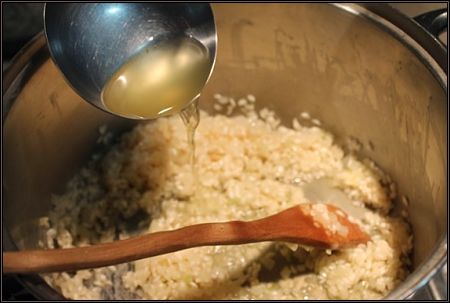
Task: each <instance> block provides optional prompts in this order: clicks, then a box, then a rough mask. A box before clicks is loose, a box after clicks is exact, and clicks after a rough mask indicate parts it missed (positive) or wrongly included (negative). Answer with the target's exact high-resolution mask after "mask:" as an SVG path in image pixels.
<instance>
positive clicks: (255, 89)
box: [3, 4, 448, 297]
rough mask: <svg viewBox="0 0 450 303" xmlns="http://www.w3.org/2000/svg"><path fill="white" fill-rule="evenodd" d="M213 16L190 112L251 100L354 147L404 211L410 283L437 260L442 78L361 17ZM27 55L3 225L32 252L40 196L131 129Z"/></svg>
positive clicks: (7, 96)
mask: <svg viewBox="0 0 450 303" xmlns="http://www.w3.org/2000/svg"><path fill="white" fill-rule="evenodd" d="M213 9H214V14H215V18H216V22H217V28H218V38H219V40H218V53H217V60H216V65H215V70H214V72H213V75H212V77H211V79H210V81H209V83H208V84H207V87H206V88H205V91H204V93H203V94H202V96H201V102H200V104H201V107H202V108H203V109H204V110H207V111H210V110H211V109H212V104H211V103H210V102H209V100H211V99H212V95H213V94H214V93H223V94H227V95H230V96H236V97H239V96H242V95H246V94H248V93H252V94H254V95H255V96H256V98H257V100H258V101H257V106H258V107H269V108H271V109H274V110H275V111H276V113H277V114H278V115H279V116H280V117H281V118H282V121H283V123H285V124H287V125H290V123H291V121H292V119H293V118H294V117H295V116H298V115H299V113H301V112H303V111H306V112H309V113H310V114H311V116H313V117H316V118H318V119H320V120H321V121H322V127H323V128H325V129H326V130H329V131H331V132H332V133H334V134H336V136H337V139H338V140H342V141H343V139H345V138H348V137H353V138H356V139H358V140H359V142H361V143H362V146H363V149H362V150H361V157H369V158H371V159H373V160H374V161H375V162H376V163H377V164H378V165H379V166H380V167H381V168H382V169H383V170H384V171H386V172H387V173H388V174H390V176H391V177H392V179H393V180H394V181H395V182H396V184H397V186H398V192H399V196H400V197H402V196H405V197H407V199H408V201H409V215H410V220H411V223H412V227H413V232H414V255H413V260H414V268H416V271H415V273H413V275H417V276H418V278H417V279H422V278H423V277H424V276H425V275H426V274H427V273H429V271H430V268H433V267H435V266H436V264H438V263H439V262H441V261H442V258H443V251H442V246H443V245H445V249H446V241H444V238H446V226H447V220H448V217H447V203H446V201H447V200H446V195H447V171H446V167H447V145H446V138H447V129H446V122H447V117H446V113H447V103H446V84H445V83H446V75H445V79H442V77H441V78H439V73H438V72H436V70H434V69H433V68H434V67H432V66H431V67H430V64H428V63H427V62H426V61H427V60H428V59H427V58H426V56H423V57H421V56H420V51H417V50H416V51H412V50H411V48H410V47H409V48H408V47H406V46H405V44H404V43H402V42H401V41H399V39H397V38H395V37H394V35H393V34H392V33H389V32H388V31H387V30H386V29H383V28H382V27H380V26H377V25H376V24H375V23H374V22H373V20H370V19H371V18H370V16H368V15H366V16H365V15H364V10H363V9H362V10H361V11H360V12H359V14H360V15H355V14H354V12H353V13H352V12H348V11H346V10H343V9H341V8H340V7H336V6H331V5H323V4H282V5H281V4H260V5H252V4H215V5H214V6H213ZM361 12H362V13H361ZM34 46H35V47H34V48H35V50H31V51H30V50H29V51H28V52H25V53H23V54H22V55H21V57H19V58H17V59H16V63H15V65H13V67H12V68H11V70H10V75H11V74H13V75H14V76H13V78H11V79H12V82H11V85H9V87H7V88H6V90H4V95H3V96H4V108H5V106H8V105H11V107H10V108H7V110H8V112H7V116H6V117H5V118H4V120H3V126H4V129H3V136H4V137H3V138H4V141H3V143H4V147H3V152H4V154H3V155H4V158H3V159H4V162H3V163H4V168H3V174H4V175H3V177H4V179H3V180H4V181H3V206H4V208H3V210H4V215H3V219H4V226H5V227H6V229H7V231H8V233H9V235H10V236H11V239H12V241H13V243H14V245H16V246H17V247H18V248H19V249H23V248H33V247H37V243H38V240H39V239H42V237H43V233H42V231H40V230H39V229H38V228H37V227H36V226H37V219H38V218H39V217H40V216H43V215H45V214H46V213H47V212H48V210H49V206H50V195H51V194H52V193H58V192H60V191H61V190H62V188H63V185H64V183H65V182H66V181H67V180H68V178H69V177H70V176H71V175H73V173H74V172H75V171H76V170H77V169H78V168H79V167H80V166H81V165H82V164H83V163H84V162H85V161H86V159H88V158H89V155H90V154H91V153H92V152H93V151H94V150H96V149H99V148H104V147H103V146H101V144H98V143H97V142H96V141H97V139H98V137H99V132H98V129H99V127H100V125H103V124H106V125H108V128H109V129H110V130H112V131H114V132H120V131H122V130H125V129H128V128H129V127H131V126H132V124H133V122H131V121H128V120H124V119H121V118H117V117H113V116H111V115H109V114H107V113H104V112H102V111H100V110H98V109H96V108H94V107H92V106H91V105H89V104H88V103H86V102H84V101H83V100H82V99H81V98H80V97H79V96H78V95H76V94H75V93H74V92H73V91H72V90H71V89H70V88H69V86H68V85H67V84H66V82H65V80H64V79H63V77H62V75H61V73H60V72H59V70H57V68H56V67H55V65H54V64H53V63H52V61H51V60H50V59H49V56H48V51H47V49H46V47H45V40H44V38H43V36H40V37H39V38H37V40H35V42H34ZM20 60H22V63H20ZM25 63H26V64H25ZM14 69H15V70H14ZM200 123H201V122H200ZM444 253H445V252H444ZM430 262H431V263H430ZM427 264H428V265H427ZM424 266H425V267H427V266H428V267H427V268H428V269H423V267H424ZM420 268H422V270H420ZM411 283H413V282H411ZM411 283H410V284H411ZM404 295H405V292H403V293H400V294H398V296H400V297H402V296H404Z"/></svg>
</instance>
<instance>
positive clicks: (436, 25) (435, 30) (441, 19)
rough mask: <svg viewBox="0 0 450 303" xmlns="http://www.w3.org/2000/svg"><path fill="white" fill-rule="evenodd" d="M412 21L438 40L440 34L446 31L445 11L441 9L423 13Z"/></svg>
mask: <svg viewBox="0 0 450 303" xmlns="http://www.w3.org/2000/svg"><path fill="white" fill-rule="evenodd" d="M414 20H415V21H416V22H417V23H419V24H420V25H422V26H423V27H424V28H425V29H426V30H427V31H429V32H430V33H431V34H432V35H433V36H434V37H436V38H438V36H439V35H440V34H441V33H443V32H444V31H446V30H447V25H448V17H447V9H446V8H443V9H438V10H434V11H431V12H428V13H424V14H422V15H419V16H417V17H415V18H414Z"/></svg>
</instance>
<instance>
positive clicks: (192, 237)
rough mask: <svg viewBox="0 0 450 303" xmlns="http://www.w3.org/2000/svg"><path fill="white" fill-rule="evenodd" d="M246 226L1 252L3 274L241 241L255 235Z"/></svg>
mask: <svg viewBox="0 0 450 303" xmlns="http://www.w3.org/2000/svg"><path fill="white" fill-rule="evenodd" d="M249 225H251V222H241V221H233V222H226V223H205V224H197V225H192V226H188V227H184V228H180V229H177V230H173V231H163V232H156V233H151V234H147V235H143V236H139V237H135V238H130V239H126V240H120V241H115V242H110V243H103V244H97V245H92V246H87V247H76V248H67V249H52V250H29V251H16V252H4V253H3V273H32V272H41V273H43V272H57V271H73V270H79V269H86V268H96V267H102V266H109V265H114V264H120V263H124V262H130V261H135V260H139V259H143V258H147V257H152V256H157V255H162V254H167V253H170V252H175V251H178V250H183V249H186V248H192V247H197V246H208V245H225V244H243V243H248V242H252V241H253V240H254V239H255V236H256V237H257V235H256V234H255V233H254V232H252V231H250V232H249V227H250V226H249Z"/></svg>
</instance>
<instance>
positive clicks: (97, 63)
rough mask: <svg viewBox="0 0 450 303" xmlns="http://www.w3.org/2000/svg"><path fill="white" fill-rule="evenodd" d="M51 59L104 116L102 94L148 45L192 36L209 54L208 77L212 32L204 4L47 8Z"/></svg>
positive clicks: (50, 5) (213, 40) (51, 5)
mask: <svg viewBox="0 0 450 303" xmlns="http://www.w3.org/2000/svg"><path fill="white" fill-rule="evenodd" d="M44 15H45V18H44V19H45V24H44V25H45V34H46V37H47V41H48V45H49V49H50V53H51V55H52V58H53V59H54V61H55V63H56V64H57V65H58V67H59V68H60V69H61V71H62V73H63V74H64V76H65V78H66V79H67V80H68V82H69V83H70V85H71V86H72V88H73V89H74V90H75V91H76V92H77V93H78V94H79V95H80V96H81V97H83V98H84V99H85V100H86V101H88V102H91V103H92V104H94V105H95V106H97V107H98V108H100V109H103V110H105V111H108V109H107V108H106V107H105V106H104V105H103V102H102V101H101V91H102V89H103V87H104V86H105V84H106V82H107V81H108V80H109V78H110V77H111V76H112V74H113V73H114V72H115V71H116V70H117V69H118V68H119V67H120V66H121V65H123V64H124V63H125V62H126V61H128V59H129V58H130V57H132V56H134V55H136V54H137V53H138V52H139V51H140V50H142V49H143V48H144V47H146V46H148V45H154V44H157V43H158V42H161V41H164V40H169V39H174V38H175V37H180V36H192V37H193V38H195V39H197V40H198V41H200V42H201V43H202V44H203V45H204V46H205V47H206V48H207V49H208V51H209V61H210V69H211V71H212V68H213V65H214V60H215V56H216V41H217V36H216V29H215V24H214V17H213V14H212V11H211V7H210V5H209V4H207V3H188V4H182V3H172V4H168V3H165V4H161V3H158V4H155V3H51V2H49V3H47V4H46V6H45V11H44Z"/></svg>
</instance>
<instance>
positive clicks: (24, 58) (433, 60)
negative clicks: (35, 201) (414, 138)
mask: <svg viewBox="0 0 450 303" xmlns="http://www.w3.org/2000/svg"><path fill="white" fill-rule="evenodd" d="M331 5H332V6H334V7H336V8H337V9H341V10H344V11H346V12H347V13H350V14H353V15H356V16H360V17H362V18H364V19H365V20H367V21H369V22H372V23H374V24H375V25H376V26H378V27H379V28H381V29H382V30H384V31H386V32H387V33H388V34H390V35H392V36H394V37H395V38H396V39H397V40H398V41H400V42H401V43H402V44H404V45H405V46H406V47H407V48H408V49H410V50H411V51H412V52H413V53H414V54H415V55H416V56H417V57H418V58H419V59H420V60H421V61H422V63H423V64H424V65H425V66H426V67H427V68H428V69H429V70H430V72H431V73H432V74H433V76H434V77H435V78H436V80H437V81H438V82H439V83H440V85H441V86H442V88H443V89H444V90H445V91H446V92H447V50H446V49H445V48H444V47H443V46H442V44H440V43H438V41H437V40H436V39H435V37H433V36H432V35H431V34H430V33H428V32H427V31H426V30H425V29H424V28H423V27H422V26H420V25H419V24H418V23H417V22H415V21H414V20H412V19H410V18H408V17H407V16H405V15H403V14H402V13H400V12H398V11H397V10H395V9H394V8H392V7H390V6H389V5H387V4H386V3H376V4H375V3H370V4H368V3H366V4H347V3H338V4H331ZM46 47H47V46H46V41H45V36H44V33H43V32H40V33H39V34H37V35H36V36H35V37H34V38H33V39H32V40H30V41H29V42H28V43H27V44H26V45H25V46H24V47H23V48H22V49H21V50H20V51H19V52H18V53H17V54H16V55H15V56H14V57H13V58H12V60H11V65H10V66H9V67H8V68H7V69H6V70H5V72H4V77H3V91H2V97H3V96H4V95H5V94H6V93H7V92H8V91H9V90H10V88H11V86H14V84H15V80H16V78H17V76H19V74H20V73H21V72H22V71H23V70H24V69H25V68H26V66H27V65H28V64H29V63H30V60H33V57H34V55H35V54H36V53H38V52H39V51H42V50H43V49H45V48H46ZM49 58H50V56H49ZM2 99H3V98H2ZM11 102H12V103H13V102H14V100H11ZM2 107H3V116H2V124H3V123H4V121H5V118H6V117H7V115H8V112H9V109H10V108H11V107H10V106H9V105H8V104H7V105H6V106H5V104H4V102H3V104H2ZM447 195H448V193H447ZM447 200H448V196H447ZM447 224H448V217H447ZM2 230H3V224H2ZM5 230H6V228H5ZM5 230H3V234H5ZM447 235H448V234H447V233H445V235H443V236H442V238H441V239H440V240H439V241H438V244H437V245H436V247H435V249H434V250H433V251H432V253H431V254H430V258H429V259H428V260H427V261H426V262H423V263H422V264H421V265H420V266H418V267H417V268H416V269H415V270H414V272H413V273H412V274H410V275H409V276H408V277H407V279H406V280H405V281H403V282H402V283H401V284H400V285H399V286H398V287H396V288H395V289H394V290H393V291H392V292H391V293H390V294H388V295H387V296H386V297H385V298H384V299H388V300H392V299H394V300H399V299H406V298H408V297H411V296H412V295H413V294H414V293H415V292H416V291H417V290H419V289H421V288H422V287H423V286H425V285H427V284H428V282H429V281H430V280H431V279H432V278H433V276H434V275H435V274H436V273H437V272H438V271H439V270H440V269H441V267H442V266H443V265H444V264H445V263H446V262H447V252H448V250H447V242H448V241H447ZM7 242H8V241H7ZM9 242H10V243H7V244H6V245H5V246H7V247H8V249H11V250H17V247H16V246H15V244H14V243H13V241H9ZM17 278H18V279H17V280H19V281H20V283H21V284H23V285H24V286H25V287H26V288H28V289H29V290H30V292H31V293H32V294H33V295H35V296H36V297H38V298H40V299H48V298H51V299H53V300H64V299H66V298H65V297H63V296H62V294H60V293H59V292H57V291H56V290H55V289H53V288H52V287H50V286H49V285H48V284H47V283H46V282H45V281H44V279H43V278H41V277H40V276H39V275H18V276H17Z"/></svg>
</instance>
